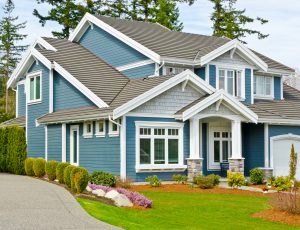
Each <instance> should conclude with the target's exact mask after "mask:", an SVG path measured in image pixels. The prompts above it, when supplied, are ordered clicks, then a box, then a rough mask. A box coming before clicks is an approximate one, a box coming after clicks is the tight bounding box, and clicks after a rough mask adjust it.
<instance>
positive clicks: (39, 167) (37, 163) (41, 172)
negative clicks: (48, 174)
mask: <svg viewBox="0 0 300 230" xmlns="http://www.w3.org/2000/svg"><path fill="white" fill-rule="evenodd" d="M45 164H46V161H45V159H43V158H36V159H35V160H34V161H33V171H34V175H35V176H37V177H43V176H45Z"/></svg>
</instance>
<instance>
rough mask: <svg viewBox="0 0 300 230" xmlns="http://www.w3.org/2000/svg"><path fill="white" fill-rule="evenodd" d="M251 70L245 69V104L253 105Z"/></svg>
mask: <svg viewBox="0 0 300 230" xmlns="http://www.w3.org/2000/svg"><path fill="white" fill-rule="evenodd" d="M251 74H252V71H251V69H245V103H246V104H251V100H252V97H251V93H252V84H251Z"/></svg>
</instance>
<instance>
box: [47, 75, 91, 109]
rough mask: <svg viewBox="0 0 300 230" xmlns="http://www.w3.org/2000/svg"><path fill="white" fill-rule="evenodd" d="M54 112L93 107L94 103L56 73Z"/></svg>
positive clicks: (54, 77) (54, 79) (54, 78)
mask: <svg viewBox="0 0 300 230" xmlns="http://www.w3.org/2000/svg"><path fill="white" fill-rule="evenodd" d="M53 97H54V101H53V110H54V111H57V110H61V109H72V108H78V107H84V106H92V105H94V103H93V102H92V101H90V100H89V99H88V98H87V97H86V96H85V95H83V94H82V93H81V92H80V91H79V90H78V89H76V88H75V87H74V86H73V85H72V84H71V83H69V82H68V81H67V80H66V79H65V78H64V77H62V76H61V75H60V74H59V73H57V72H56V71H55V72H54V75H53Z"/></svg>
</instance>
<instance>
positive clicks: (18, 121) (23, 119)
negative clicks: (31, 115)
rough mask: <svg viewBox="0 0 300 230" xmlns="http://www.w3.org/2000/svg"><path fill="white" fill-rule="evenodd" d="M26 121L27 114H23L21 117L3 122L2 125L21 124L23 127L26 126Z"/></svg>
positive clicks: (0, 125)
mask: <svg viewBox="0 0 300 230" xmlns="http://www.w3.org/2000/svg"><path fill="white" fill-rule="evenodd" d="M25 123H26V117H25V116H21V117H17V118H13V119H10V120H8V121H5V122H2V123H1V124H0V127H8V126H21V127H25Z"/></svg>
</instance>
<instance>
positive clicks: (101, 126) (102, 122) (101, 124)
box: [98, 121, 104, 133]
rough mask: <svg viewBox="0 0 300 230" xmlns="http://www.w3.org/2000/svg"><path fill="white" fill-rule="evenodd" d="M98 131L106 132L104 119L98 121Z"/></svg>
mask: <svg viewBox="0 0 300 230" xmlns="http://www.w3.org/2000/svg"><path fill="white" fill-rule="evenodd" d="M98 132H99V133H103V132H104V121H99V123H98Z"/></svg>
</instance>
